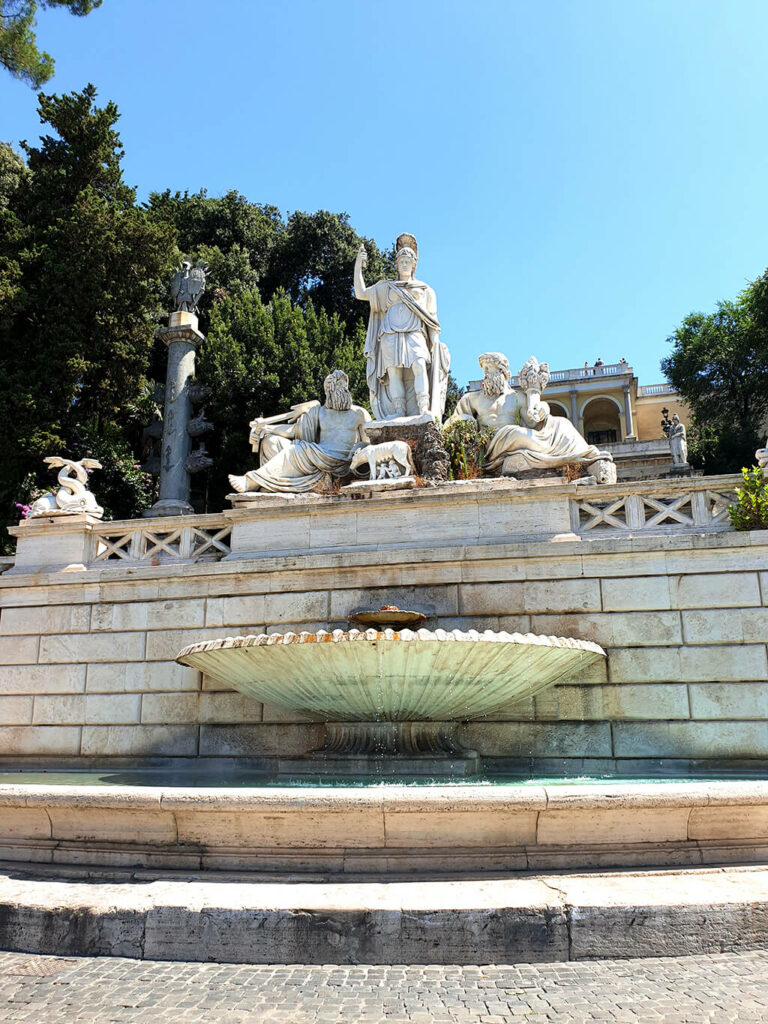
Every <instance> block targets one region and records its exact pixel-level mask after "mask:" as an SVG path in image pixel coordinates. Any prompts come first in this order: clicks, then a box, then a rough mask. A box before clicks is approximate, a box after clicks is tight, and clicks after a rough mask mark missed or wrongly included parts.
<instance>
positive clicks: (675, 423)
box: [668, 413, 688, 466]
mask: <svg viewBox="0 0 768 1024" xmlns="http://www.w3.org/2000/svg"><path fill="white" fill-rule="evenodd" d="M668 436H669V449H670V451H671V452H672V465H673V466H687V465H688V437H687V435H686V432H685V424H684V423H681V422H680V417H679V416H678V415H677V413H675V414H674V416H673V417H672V426H671V427H670V428H669V435H668Z"/></svg>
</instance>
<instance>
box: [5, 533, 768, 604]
mask: <svg viewBox="0 0 768 1024" xmlns="http://www.w3.org/2000/svg"><path fill="white" fill-rule="evenodd" d="M169 518H170V517H169ZM203 518H205V517H189V521H190V522H198V521H199V519H203ZM168 521H169V520H161V521H158V522H166V523H167V522H168ZM179 521H180V522H184V520H183V519H181V520H179ZM146 522H151V520H129V521H128V523H129V524H132V525H133V527H134V528H140V527H141V526H143V525H144V524H145V523H146ZM105 525H110V526H111V525H112V524H105ZM121 525H122V526H124V525H126V524H125V523H122V524H118V526H121ZM115 532H119V531H117V530H116V531H115ZM761 547H762V548H766V549H768V530H746V531H743V532H736V531H734V530H722V531H718V532H704V531H702V532H700V533H697V532H696V531H687V532H685V531H681V532H680V533H672V534H664V533H648V534H639V535H630V536H624V535H618V536H617V535H612V536H585V537H576V536H575V535H570V536H569V537H568V538H567V539H566V538H560V539H541V538H539V539H536V540H515V541H507V540H498V541H493V542H489V543H480V544H450V543H448V544H445V545H443V546H440V547H430V548H424V547H418V546H417V545H414V544H413V543H412V542H408V543H404V544H403V545H400V546H394V545H393V546H390V547H387V548H380V547H378V546H377V545H376V544H371V545H368V546H361V547H356V548H354V549H352V550H343V549H339V548H329V549H316V550H314V551H301V552H297V553H294V554H291V553H286V552H283V553H281V554H277V555H263V556H261V557H258V558H253V557H243V558H237V557H231V556H230V557H229V558H228V559H227V560H225V561H217V562H214V561H211V562H206V561H201V562H195V563H193V564H189V563H181V562H178V563H177V562H167V563H162V564H160V565H154V566H153V565H138V564H120V563H116V564H114V565H106V564H104V565H102V564H96V565H90V566H89V567H88V568H87V570H85V571H81V572H74V573H72V572H64V573H63V572H61V571H59V570H58V569H56V570H50V571H34V570H32V571H30V572H18V573H14V574H12V575H9V574H8V573H7V572H4V573H3V574H2V575H0V589H2V588H7V587H11V588H15V589H19V588H22V587H29V586H35V587H38V586H53V585H61V586H71V585H72V584H73V583H77V584H86V583H87V584H93V583H96V584H98V583H100V582H102V581H103V582H109V581H123V580H135V581H137V582H138V581H142V580H153V579H168V578H178V577H180V576H182V575H183V576H185V577H187V578H190V577H192V576H195V577H199V578H202V577H205V576H231V577H233V578H235V579H236V578H238V577H239V576H242V574H243V573H247V574H248V575H259V574H269V573H279V572H285V571H286V570H291V571H295V570H303V569H307V570H310V569H321V570H322V569H331V570H333V569H347V568H353V567H364V566H376V567H381V566H382V565H387V564H396V565H429V564H439V563H446V562H482V561H494V560H498V559H521V558H525V559H526V560H529V559H537V558H539V559H552V558H563V557H566V556H569V555H579V556H585V557H588V556H589V555H602V554H617V555H620V554H623V553H625V552H632V553H638V552H650V551H670V552H673V553H675V554H678V555H679V554H680V553H681V552H682V551H686V550H702V551H708V550H715V549H718V548H736V549H738V548H741V549H745V548H746V549H748V548H761ZM756 568H762V566H756ZM516 578H519V579H524V578H525V577H524V576H520V577H516Z"/></svg>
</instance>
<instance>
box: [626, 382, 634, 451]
mask: <svg viewBox="0 0 768 1024" xmlns="http://www.w3.org/2000/svg"><path fill="white" fill-rule="evenodd" d="M624 426H625V428H626V429H625V433H624V440H625V441H636V440H637V438H636V437H635V428H634V424H633V423H632V403H631V402H630V400H629V384H625V385H624Z"/></svg>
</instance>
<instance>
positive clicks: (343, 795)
mask: <svg viewBox="0 0 768 1024" xmlns="http://www.w3.org/2000/svg"><path fill="white" fill-rule="evenodd" d="M764 804H765V805H768V779H765V780H762V779H750V780H726V781H715V780H711V779H707V780H701V781H689V780H686V781H684V782H666V783H632V782H622V783H611V782H606V783H605V784H593V785H588V786H587V785H578V784H573V785H567V784H565V785H556V786H530V787H529V786H525V785H521V786H509V787H507V786H498V785H493V784H483V783H471V782H470V783H467V784H461V783H447V784H443V785H439V786H404V785H376V784H374V785H372V786H370V787H368V788H357V787H354V788H353V787H349V788H347V787H333V788H331V787H328V788H325V789H323V788H319V787H309V786H308V787H300V786H295V787H290V788H284V789H281V788H278V787H274V788H272V787H270V788H256V787H243V788H238V789H236V790H234V789H233V790H223V789H221V788H205V787H202V788H197V787H190V788H185V787H178V786H146V787H145V786H142V787H136V786H70V785H62V786H43V785H21V784H15V783H14V784H3V785H0V807H30V808H32V807H45V806H59V807H60V806H62V805H71V806H75V807H82V808H104V809H107V808H115V809H123V810H126V811H128V810H131V809H136V810H160V809H161V808H162V809H167V810H174V809H180V810H186V811H189V810H193V809H194V810H196V811H199V812H202V813H205V812H216V811H248V810H254V811H258V810H262V809H264V810H267V809H268V810H283V811H296V812H299V813H303V812H306V811H308V810H323V811H338V812H345V811H349V810H352V811H354V810H356V809H373V810H375V809H379V808H380V809H382V810H387V809H391V810H396V811H423V812H425V813H428V812H429V811H430V810H442V811H446V810H449V811H456V812H476V813H482V812H483V811H485V810H489V811H495V810H497V811H501V810H504V809H509V810H521V811H522V810H531V811H542V810H556V809H557V810H561V809H573V810H582V811H583V810H606V809H612V810H616V809H632V808H645V807H650V808H653V807H722V806H729V805H733V806H740V807H743V806H757V805H764Z"/></svg>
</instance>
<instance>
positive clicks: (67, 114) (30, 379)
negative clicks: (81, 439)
mask: <svg viewBox="0 0 768 1024" xmlns="http://www.w3.org/2000/svg"><path fill="white" fill-rule="evenodd" d="M95 99H96V91H95V89H94V88H93V87H92V86H88V87H87V88H86V89H85V90H84V91H83V92H82V93H74V94H70V95H66V96H62V97H59V96H42V95H41V97H40V108H39V110H40V117H41V120H42V122H43V123H44V124H46V125H48V126H50V128H51V129H52V130H53V134H51V135H46V136H45V137H44V138H43V139H42V140H41V142H40V144H39V145H38V146H29V145H27V144H23V149H24V152H25V154H26V157H27V167H28V173H26V174H21V175H19V181H18V183H17V184H16V186H15V187H14V188H13V189H12V194H11V196H10V198H9V201H8V205H7V207H6V208H5V209H2V210H0V226H2V228H3V229H4V230H2V231H0V371H2V378H3V386H2V388H0V443H1V444H2V447H3V452H4V459H3V463H2V467H0V501H2V503H3V505H4V506H5V507H6V508H7V507H8V505H9V502H10V503H12V502H13V498H14V490H15V489H16V487H17V485H18V482H19V481H20V480H22V479H24V478H25V476H26V475H27V474H28V473H30V472H34V471H36V470H37V469H38V468H39V464H40V459H41V458H43V457H44V456H45V455H50V454H55V453H58V452H62V451H64V450H65V449H66V448H67V446H68V440H69V439H70V437H71V435H72V431H73V428H74V427H75V425H77V426H78V427H80V428H83V427H88V428H89V429H91V430H94V431H99V430H102V431H107V430H108V429H109V427H110V425H111V424H120V425H121V427H122V429H123V430H124V431H126V429H127V428H128V427H129V424H126V422H125V415H124V414H125V407H126V402H128V401H130V400H132V399H133V398H134V397H135V396H136V395H137V394H138V393H139V391H140V390H141V387H142V385H143V384H144V381H145V371H146V368H147V363H148V357H149V353H150V350H151V345H152V338H153V330H154V327H155V325H156V323H157V319H158V316H159V315H160V311H161V306H160V296H161V293H162V288H161V286H160V284H159V282H161V281H162V282H164V281H165V279H166V278H167V276H168V274H169V272H170V268H171V266H172V263H173V260H174V257H175V248H174V242H173V235H172V232H171V231H169V230H168V228H167V226H166V225H163V224H159V223H157V222H155V221H153V220H152V218H151V217H150V216H149V215H148V213H147V212H146V211H145V210H142V209H140V208H139V207H137V205H136V202H135V194H134V191H133V189H131V188H129V187H128V186H127V185H126V184H125V182H124V181H123V177H122V170H121V166H120V162H121V159H122V155H123V151H122V147H121V145H120V137H119V135H118V133H117V131H116V130H115V123H116V121H117V118H118V113H117V108H116V107H115V105H114V104H112V103H108V104H107V105H106V106H105V107H103V108H99V107H97V106H96V105H95ZM126 438H127V440H128V441H130V437H129V434H128V433H126ZM121 511H123V510H121ZM124 512H125V513H128V514H129V513H130V510H129V509H126V510H124Z"/></svg>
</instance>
